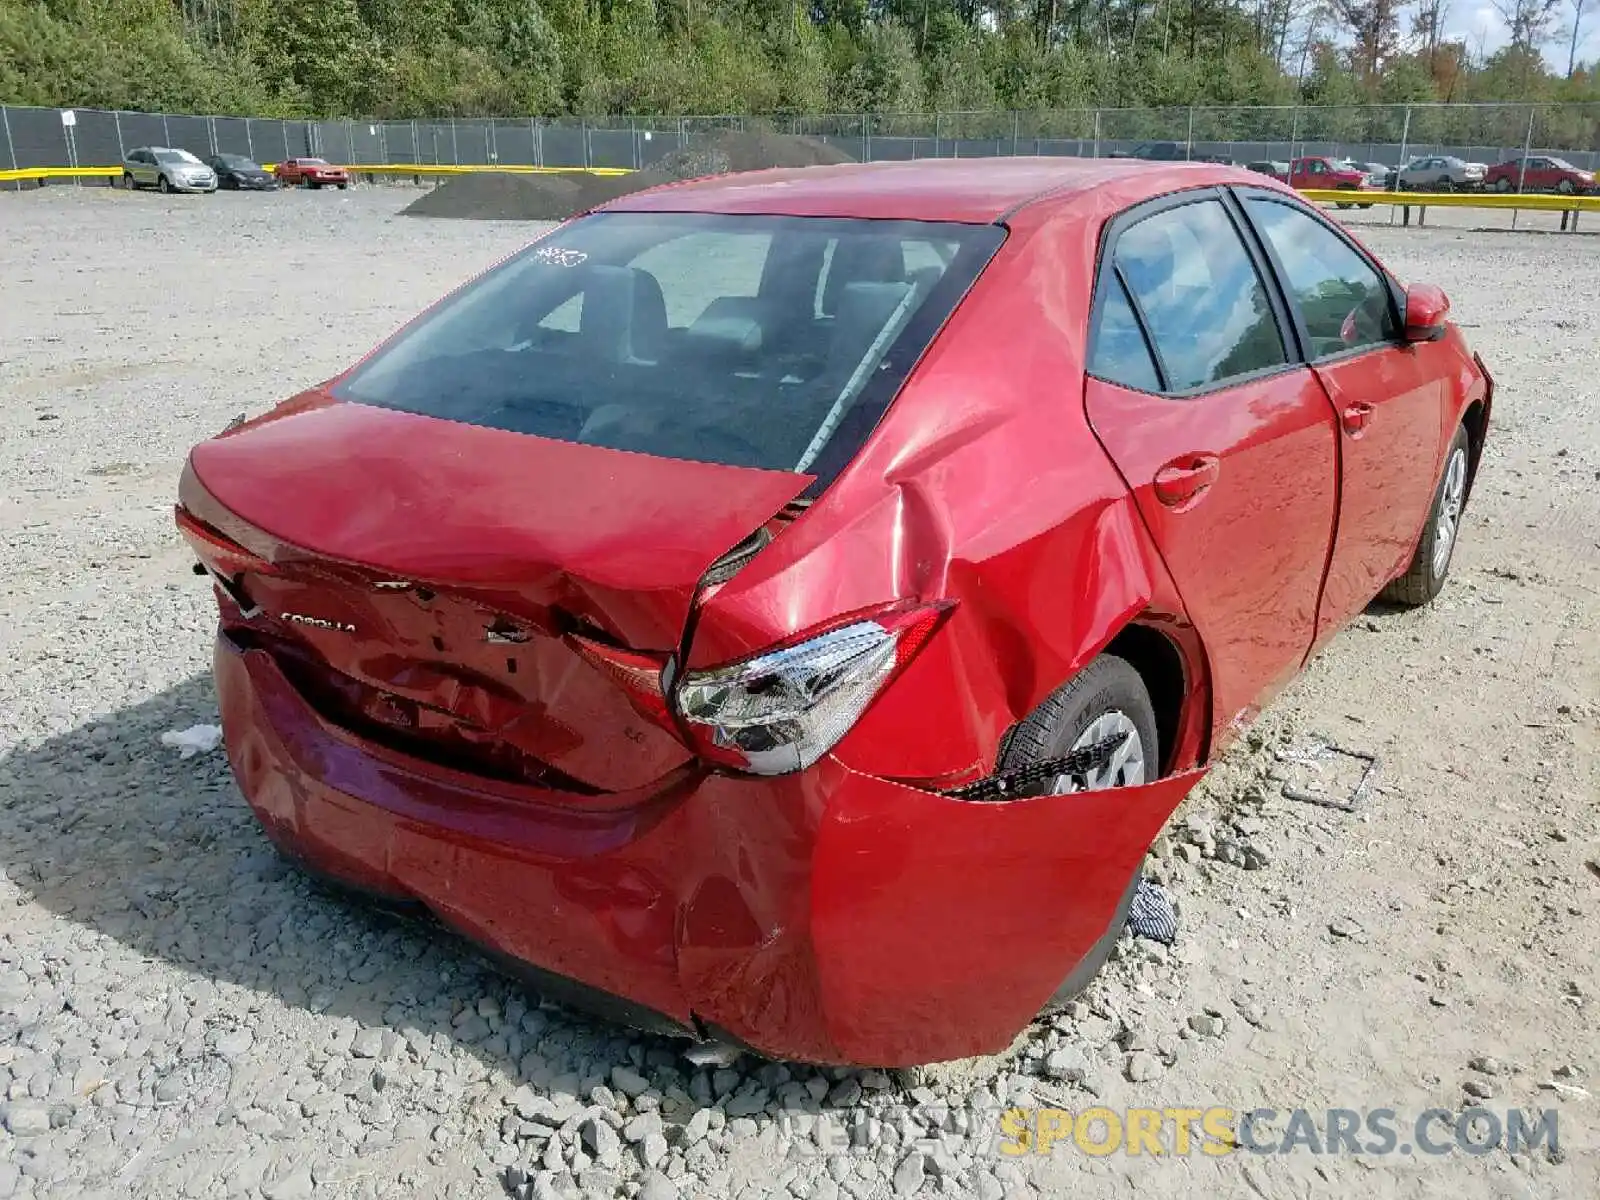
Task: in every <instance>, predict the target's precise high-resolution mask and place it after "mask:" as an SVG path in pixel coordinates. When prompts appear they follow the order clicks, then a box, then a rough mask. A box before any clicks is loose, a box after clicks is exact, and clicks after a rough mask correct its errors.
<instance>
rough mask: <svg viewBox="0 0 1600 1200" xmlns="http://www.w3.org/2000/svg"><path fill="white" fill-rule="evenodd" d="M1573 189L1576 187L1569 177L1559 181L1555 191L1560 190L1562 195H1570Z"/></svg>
mask: <svg viewBox="0 0 1600 1200" xmlns="http://www.w3.org/2000/svg"><path fill="white" fill-rule="evenodd" d="M1575 190H1576V189H1575V188H1574V187H1573V186H1572V180H1570V179H1563V180H1562V181H1561V182H1560V183H1558V184H1556V191H1558V192H1560V193H1561V194H1562V195H1563V196H1570V195H1572V193H1573V192H1574V191H1575Z"/></svg>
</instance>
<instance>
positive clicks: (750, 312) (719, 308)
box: [688, 296, 767, 357]
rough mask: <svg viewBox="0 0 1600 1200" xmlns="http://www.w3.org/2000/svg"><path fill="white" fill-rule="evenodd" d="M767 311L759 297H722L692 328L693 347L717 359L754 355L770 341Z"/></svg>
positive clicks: (689, 335)
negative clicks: (767, 329) (766, 319)
mask: <svg viewBox="0 0 1600 1200" xmlns="http://www.w3.org/2000/svg"><path fill="white" fill-rule="evenodd" d="M765 309H766V306H765V305H764V304H763V303H762V301H761V299H760V298H759V297H757V296H719V297H717V298H716V299H715V300H713V301H712V302H711V303H710V304H708V305H706V308H705V311H704V312H702V313H701V314H700V315H699V316H698V317H696V318H695V321H694V324H693V325H690V326H689V329H688V338H689V343H690V345H691V346H693V347H694V351H695V352H696V353H699V354H709V355H714V356H716V357H725V356H734V357H744V356H745V355H750V354H754V353H755V352H756V351H758V350H760V349H761V347H762V345H763V343H764V342H765V341H766V337H767V331H766V322H765V320H764V315H765Z"/></svg>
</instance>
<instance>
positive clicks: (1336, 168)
mask: <svg viewBox="0 0 1600 1200" xmlns="http://www.w3.org/2000/svg"><path fill="white" fill-rule="evenodd" d="M1289 186H1290V187H1292V188H1301V189H1306V188H1311V189H1318V190H1322V191H1330V192H1335V191H1337V192H1376V191H1381V190H1382V188H1381V187H1380V186H1379V185H1378V184H1377V183H1375V182H1374V181H1373V179H1372V176H1371V175H1369V174H1367V172H1365V171H1363V170H1362V169H1361V168H1360V167H1358V166H1356V165H1355V163H1353V162H1350V161H1349V160H1347V159H1342V158H1328V157H1327V156H1325V155H1320V154H1317V155H1309V156H1307V157H1305V158H1297V159H1295V160H1294V161H1293V162H1291V163H1290V164H1289ZM1358 204H1359V205H1360V206H1361V207H1362V208H1371V207H1372V205H1371V204H1370V203H1362V202H1361V201H1358V200H1351V201H1348V202H1346V201H1338V202H1337V206H1338V207H1339V208H1351V207H1354V206H1356V205H1358Z"/></svg>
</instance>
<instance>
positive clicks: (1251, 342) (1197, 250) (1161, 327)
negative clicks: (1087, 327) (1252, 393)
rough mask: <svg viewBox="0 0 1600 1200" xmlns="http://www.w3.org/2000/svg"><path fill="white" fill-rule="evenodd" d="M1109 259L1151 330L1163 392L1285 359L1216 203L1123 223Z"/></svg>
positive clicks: (1253, 276) (1257, 280) (1248, 266)
mask: <svg viewBox="0 0 1600 1200" xmlns="http://www.w3.org/2000/svg"><path fill="white" fill-rule="evenodd" d="M1113 262H1114V263H1115V265H1116V269H1117V271H1118V273H1119V274H1120V275H1121V277H1122V279H1123V281H1125V282H1126V284H1127V286H1128V288H1129V291H1130V292H1131V294H1132V298H1133V301H1134V302H1135V303H1136V304H1137V305H1138V307H1139V312H1140V313H1141V314H1142V315H1143V317H1144V323H1145V327H1146V328H1147V329H1148V330H1149V331H1150V337H1151V340H1152V341H1153V342H1154V344H1155V350H1156V354H1157V356H1158V358H1159V360H1160V362H1159V365H1160V368H1161V370H1162V371H1163V373H1164V375H1165V384H1166V387H1165V390H1167V391H1172V392H1181V391H1189V390H1192V389H1195V388H1201V387H1208V386H1215V385H1217V384H1220V383H1225V382H1226V381H1228V380H1230V379H1235V378H1238V377H1240V376H1245V375H1251V374H1254V373H1256V372H1258V371H1264V370H1270V369H1271V368H1273V367H1278V366H1282V365H1283V364H1284V363H1285V362H1287V361H1288V356H1287V355H1286V354H1285V352H1284V347H1283V337H1282V335H1281V333H1280V332H1279V329H1278V321H1277V316H1276V314H1275V313H1274V312H1273V309H1272V304H1271V302H1270V301H1269V300H1268V298H1267V291H1266V288H1265V287H1264V286H1263V284H1262V282H1261V277H1260V275H1259V274H1258V273H1257V271H1256V267H1255V263H1254V262H1253V261H1252V259H1251V258H1250V255H1249V253H1248V252H1247V251H1246V250H1245V247H1244V243H1243V242H1242V241H1241V240H1240V238H1239V233H1238V230H1237V229H1236V228H1235V227H1234V224H1233V221H1232V219H1231V218H1230V217H1229V216H1228V213H1227V210H1226V209H1225V208H1223V206H1222V202H1221V201H1220V200H1202V201H1198V202H1195V203H1191V204H1184V205H1181V206H1179V207H1176V208H1168V209H1163V210H1162V211H1161V212H1158V213H1156V214H1155V215H1153V216H1150V217H1146V218H1145V219H1144V220H1142V221H1140V222H1138V223H1137V224H1135V225H1130V226H1129V227H1128V228H1127V229H1125V230H1123V232H1122V233H1121V235H1120V236H1119V237H1118V238H1117V244H1116V248H1115V250H1114V251H1113ZM1097 350H1098V347H1097Z"/></svg>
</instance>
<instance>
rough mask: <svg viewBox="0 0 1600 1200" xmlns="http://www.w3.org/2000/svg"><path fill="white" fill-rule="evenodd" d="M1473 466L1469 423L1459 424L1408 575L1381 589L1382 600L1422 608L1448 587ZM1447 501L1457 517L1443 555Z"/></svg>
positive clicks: (1447, 453)
mask: <svg viewBox="0 0 1600 1200" xmlns="http://www.w3.org/2000/svg"><path fill="white" fill-rule="evenodd" d="M1456 469H1459V471H1460V479H1459V486H1457V484H1456V482H1455V481H1454V480H1453V479H1452V471H1453V470H1456ZM1471 469H1472V454H1471V449H1470V444H1469V442H1468V440H1467V430H1466V427H1465V426H1458V427H1457V428H1456V435H1455V437H1453V438H1451V439H1450V448H1449V449H1448V450H1447V451H1445V456H1444V467H1443V469H1442V470H1440V472H1439V481H1438V482H1437V483H1436V484H1434V488H1433V503H1432V504H1430V505H1428V519H1427V523H1426V524H1425V525H1424V526H1423V528H1422V536H1421V537H1420V538H1419V539H1418V540H1417V550H1416V553H1415V554H1413V555H1412V556H1411V565H1410V566H1408V567H1407V568H1406V573H1405V574H1404V575H1402V576H1400V578H1398V579H1396V580H1394V581H1393V582H1392V583H1390V584H1389V586H1388V587H1386V588H1384V589H1383V591H1382V592H1381V593H1379V596H1378V598H1379V599H1380V600H1386V601H1388V602H1389V603H1390V604H1399V605H1403V606H1404V607H1406V608H1420V607H1421V606H1422V605H1424V604H1427V603H1428V602H1429V601H1430V600H1432V599H1433V598H1434V597H1435V596H1437V595H1438V594H1439V593H1440V592H1441V591H1442V590H1443V589H1444V581H1445V580H1446V579H1448V578H1449V576H1450V563H1451V562H1452V560H1453V559H1454V558H1455V551H1456V545H1457V544H1458V543H1459V542H1460V541H1461V518H1462V515H1463V512H1464V511H1465V508H1466V501H1467V491H1468V489H1469V488H1470V486H1471ZM1450 494H1453V499H1447V495H1450ZM1446 504H1453V505H1454V508H1455V517H1454V521H1453V523H1452V524H1451V525H1450V532H1449V534H1448V536H1449V539H1450V542H1449V546H1448V547H1447V548H1446V549H1445V551H1444V552H1443V554H1442V555H1441V554H1438V553H1436V552H1437V551H1438V549H1439V542H1440V539H1441V537H1443V536H1445V534H1444V526H1442V525H1441V523H1440V520H1439V513H1440V510H1441V509H1442V508H1444V507H1445V505H1446Z"/></svg>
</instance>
